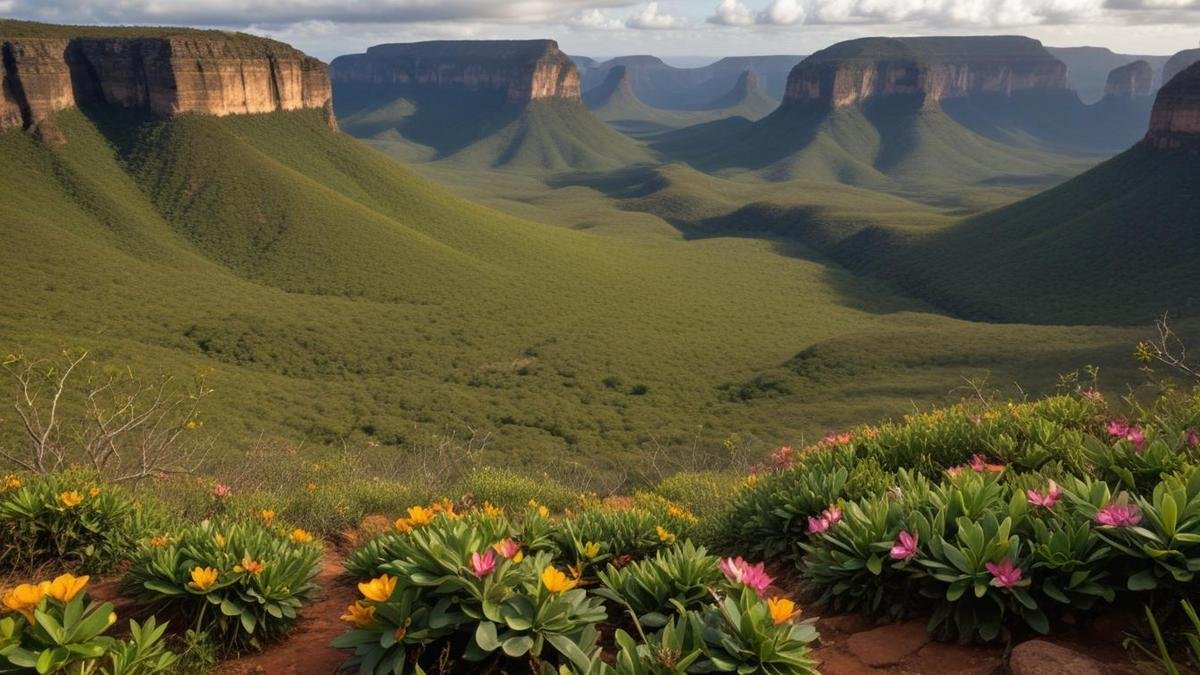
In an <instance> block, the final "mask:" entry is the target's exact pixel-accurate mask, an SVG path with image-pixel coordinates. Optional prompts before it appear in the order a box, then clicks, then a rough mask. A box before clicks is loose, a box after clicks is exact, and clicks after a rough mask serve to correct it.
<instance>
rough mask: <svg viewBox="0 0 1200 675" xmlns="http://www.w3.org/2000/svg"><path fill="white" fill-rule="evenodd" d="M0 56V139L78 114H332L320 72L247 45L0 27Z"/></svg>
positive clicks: (266, 45) (140, 31)
mask: <svg viewBox="0 0 1200 675" xmlns="http://www.w3.org/2000/svg"><path fill="white" fill-rule="evenodd" d="M0 52H2V53H3V63H4V67H3V70H2V74H0V77H2V78H3V87H2V92H3V93H2V94H0V129H5V128H11V127H17V126H20V127H23V128H26V129H31V130H35V131H38V132H39V133H41V134H42V135H43V136H46V135H47V134H50V135H52V136H57V134H56V132H54V131H53V130H52V128H51V127H50V126H48V125H47V123H48V120H50V118H51V117H52V115H53V114H54V113H56V112H59V111H61V110H65V109H68V108H73V107H76V106H88V105H116V106H121V107H126V108H143V109H147V110H149V111H151V112H152V113H155V114H159V115H179V114H187V113H194V114H202V115H216V116H224V115H235V114H249V113H263V112H273V111H277V110H299V109H305V108H318V109H319V108H328V107H329V106H330V105H331V98H332V91H331V87H330V84H329V77H328V73H327V72H326V67H325V64H323V63H321V62H320V61H318V60H317V59H315V58H312V57H310V56H307V55H305V54H304V53H303V52H300V51H298V50H296V49H293V48H292V47H290V46H288V45H285V44H283V43H281V42H275V41H274V40H268V39H265V38H259V37H253V36H250V35H243V34H235V33H223V32H219V31H199V30H188V29H154V28H137V29H126V28H107V27H83V26H80V27H75V26H49V25H45V24H36V23H29V22H22V21H0ZM329 112H332V109H331V108H330V110H329ZM328 119H329V120H330V122H331V123H332V121H333V118H332V116H330V117H329V118H328Z"/></svg>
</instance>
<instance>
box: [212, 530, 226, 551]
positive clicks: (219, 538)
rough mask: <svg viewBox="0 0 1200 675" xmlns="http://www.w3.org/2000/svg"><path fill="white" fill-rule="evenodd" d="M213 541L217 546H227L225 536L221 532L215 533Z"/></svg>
mask: <svg viewBox="0 0 1200 675" xmlns="http://www.w3.org/2000/svg"><path fill="white" fill-rule="evenodd" d="M213 543H214V544H216V545H217V548H225V536H224V535H222V534H221V533H220V532H218V533H216V534H214V535H213Z"/></svg>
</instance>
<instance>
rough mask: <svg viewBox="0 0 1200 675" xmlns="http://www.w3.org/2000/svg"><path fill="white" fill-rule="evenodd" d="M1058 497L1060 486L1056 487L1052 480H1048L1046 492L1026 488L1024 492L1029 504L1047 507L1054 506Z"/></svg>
mask: <svg viewBox="0 0 1200 675" xmlns="http://www.w3.org/2000/svg"><path fill="white" fill-rule="evenodd" d="M1059 497H1062V488H1060V487H1058V484H1057V483H1055V482H1054V481H1050V486H1049V487H1047V488H1046V494H1042V493H1041V492H1038V491H1037V490H1027V491H1026V492H1025V499H1027V500H1028V501H1029V503H1030V504H1033V505H1034V506H1041V507H1043V508H1047V509H1052V508H1054V505H1055V504H1057V503H1058V498H1059Z"/></svg>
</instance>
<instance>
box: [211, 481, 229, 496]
mask: <svg viewBox="0 0 1200 675" xmlns="http://www.w3.org/2000/svg"><path fill="white" fill-rule="evenodd" d="M231 494H233V489H232V488H230V487H229V486H228V485H225V484H224V483H217V484H215V485H213V496H215V497H216V498H217V499H225V498H226V497H228V496H229V495H231Z"/></svg>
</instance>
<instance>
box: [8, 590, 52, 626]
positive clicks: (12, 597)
mask: <svg viewBox="0 0 1200 675" xmlns="http://www.w3.org/2000/svg"><path fill="white" fill-rule="evenodd" d="M49 590H50V582H49V581H43V582H41V583H39V584H36V585H35V584H21V585H20V586H17V587H16V588H14V589H12V590H11V591H9V592H8V593H6V594H5V595H4V607H5V608H7V609H8V610H9V611H10V612H20V613H21V615H22V616H24V617H25V618H26V619H28V620H29V622H30V623H33V610H34V608H35V607H37V606H38V603H39V602H41V601H42V598H44V597H46V592H47V591H49Z"/></svg>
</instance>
